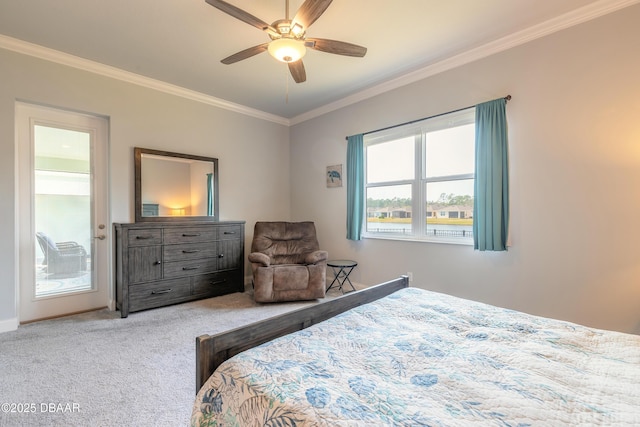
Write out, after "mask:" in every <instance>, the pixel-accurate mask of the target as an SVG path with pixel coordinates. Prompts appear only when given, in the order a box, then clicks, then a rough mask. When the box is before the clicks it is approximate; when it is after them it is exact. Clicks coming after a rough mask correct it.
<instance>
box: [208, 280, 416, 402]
mask: <svg viewBox="0 0 640 427" xmlns="http://www.w3.org/2000/svg"><path fill="white" fill-rule="evenodd" d="M408 286H409V278H408V277H407V276H401V277H399V278H398V279H395V280H391V281H388V282H385V283H381V284H379V285H375V286H371V287H369V288H365V289H362V290H359V291H356V292H351V293H348V294H346V295H342V296H340V297H338V298H334V299H330V300H326V301H322V302H319V303H318V304H314V305H311V306H309V307H304V308H300V309H297V310H294V311H290V312H288V313H284V314H281V315H278V316H275V317H271V318H268V319H264V320H262V321H259V322H255V323H251V324H249V325H247V326H242V327H240V328H236V329H232V330H230V331H227V332H222V333H219V334H216V335H200V336H199V337H196V393H198V391H199V390H200V388H201V387H202V386H203V385H204V383H205V382H206V381H207V379H209V377H210V376H211V374H213V371H215V370H216V368H217V367H218V366H220V364H221V363H222V362H224V361H225V360H227V359H229V358H231V357H232V356H235V355H236V354H238V353H240V352H242V351H244V350H248V349H250V348H252V347H255V346H258V345H260V344H263V343H265V342H267V341H271V340H272V339H275V338H278V337H281V336H283V335H286V334H289V333H291V332H295V331H299V330H302V329H305V328H308V327H309V326H311V325H314V324H316V323H320V322H322V321H324V320H327V319H329V318H331V317H333V316H336V315H338V314H340V313H343V312H345V311H347V310H349V309H352V308H354V307H358V306H361V305H362V304H366V303H369V302H372V301H375V300H377V299H380V298H383V297H385V296H387V295H389V294H392V293H394V292H396V291H398V290H400V289H402V288H406V287H408Z"/></svg>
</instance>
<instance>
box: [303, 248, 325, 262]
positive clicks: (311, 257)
mask: <svg viewBox="0 0 640 427" xmlns="http://www.w3.org/2000/svg"><path fill="white" fill-rule="evenodd" d="M328 258H329V252H327V251H314V252H311V253H308V254H307V255H306V256H305V258H304V262H305V263H307V264H317V263H319V262H322V261H326V260H327V259H328Z"/></svg>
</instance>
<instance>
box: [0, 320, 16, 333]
mask: <svg viewBox="0 0 640 427" xmlns="http://www.w3.org/2000/svg"><path fill="white" fill-rule="evenodd" d="M16 329H18V318H17V317H14V318H13V319H7V320H0V333H2V332H11V331H15V330H16Z"/></svg>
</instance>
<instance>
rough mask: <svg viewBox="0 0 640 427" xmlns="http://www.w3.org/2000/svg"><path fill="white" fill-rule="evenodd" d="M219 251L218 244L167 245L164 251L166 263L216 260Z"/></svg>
mask: <svg viewBox="0 0 640 427" xmlns="http://www.w3.org/2000/svg"><path fill="white" fill-rule="evenodd" d="M217 249H218V245H217V244H216V242H206V243H184V244H182V245H165V246H164V249H163V254H164V262H170V261H185V260H190V259H201V258H215V257H217V256H218V251H217Z"/></svg>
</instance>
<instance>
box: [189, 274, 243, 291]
mask: <svg viewBox="0 0 640 427" xmlns="http://www.w3.org/2000/svg"><path fill="white" fill-rule="evenodd" d="M234 273H235V275H236V276H237V274H238V273H237V272H224V273H213V274H205V275H202V276H196V277H194V278H193V294H194V295H201V294H208V295H222V294H224V293H229V292H234V291H236V290H237V288H238V284H237V283H236V282H234Z"/></svg>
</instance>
